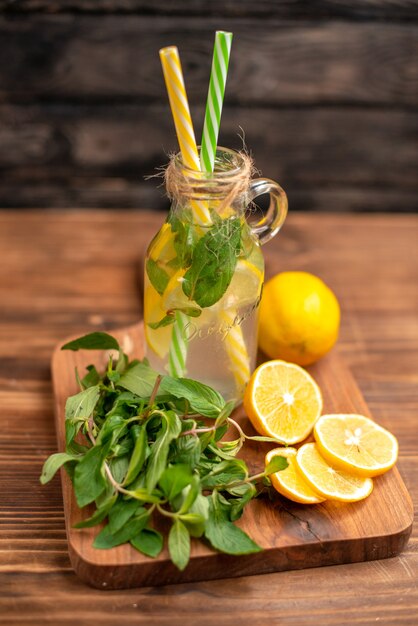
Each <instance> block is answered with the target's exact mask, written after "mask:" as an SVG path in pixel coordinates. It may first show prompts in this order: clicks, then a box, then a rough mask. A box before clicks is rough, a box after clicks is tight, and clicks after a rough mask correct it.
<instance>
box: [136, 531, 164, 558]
mask: <svg viewBox="0 0 418 626" xmlns="http://www.w3.org/2000/svg"><path fill="white" fill-rule="evenodd" d="M131 545H132V546H133V547H134V548H135V549H136V550H138V551H139V552H142V554H145V555H146V556H150V557H152V558H154V559H155V557H157V556H158V555H159V554H160V552H161V550H162V549H163V536H162V534H161V533H159V532H158V531H157V530H154V529H153V528H144V529H143V530H141V531H140V532H139V533H138V534H137V535H135V537H133V538H132V539H131Z"/></svg>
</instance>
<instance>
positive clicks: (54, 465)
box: [39, 452, 80, 485]
mask: <svg viewBox="0 0 418 626" xmlns="http://www.w3.org/2000/svg"><path fill="white" fill-rule="evenodd" d="M79 459H80V457H77V456H74V455H73V454H67V453H66V452H56V453H55V454H52V455H51V456H50V457H48V458H47V460H46V461H45V463H44V465H43V468H42V473H41V477H40V479H39V480H40V482H41V484H42V485H45V484H46V483H48V482H49V481H50V480H51V479H52V478H53V477H54V476H55V474H56V473H57V471H58V470H59V468H60V467H62V466H63V465H64V463H67V462H68V461H78V460H79Z"/></svg>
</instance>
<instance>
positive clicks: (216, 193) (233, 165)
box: [164, 150, 254, 213]
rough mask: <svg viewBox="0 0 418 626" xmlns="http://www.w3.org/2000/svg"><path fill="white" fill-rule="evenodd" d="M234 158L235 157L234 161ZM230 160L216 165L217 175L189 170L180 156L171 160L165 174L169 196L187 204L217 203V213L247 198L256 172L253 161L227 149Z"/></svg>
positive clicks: (220, 160)
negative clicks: (193, 202) (191, 202)
mask: <svg viewBox="0 0 418 626" xmlns="http://www.w3.org/2000/svg"><path fill="white" fill-rule="evenodd" d="M231 155H232V158H231ZM228 156H229V159H228V161H225V160H224V159H223V158H222V153H221V156H220V158H219V159H217V160H216V162H215V170H214V172H200V171H196V170H192V169H190V168H188V167H186V166H185V165H184V164H183V162H182V160H181V157H180V156H179V155H178V154H175V155H173V156H172V157H171V158H170V162H169V164H168V165H167V167H166V168H165V171H164V180H165V186H166V191H167V195H168V197H169V198H170V199H174V200H177V201H178V202H179V203H181V204H184V203H185V202H187V200H188V199H193V200H197V201H210V200H217V201H218V205H217V211H218V212H220V213H222V210H223V209H224V208H226V207H229V206H232V205H233V203H234V202H235V201H237V200H241V198H243V197H244V198H245V194H246V193H247V191H248V187H249V184H250V180H251V177H252V175H253V172H254V165H253V159H252V158H251V157H250V156H249V155H248V154H246V153H245V152H234V151H232V150H228Z"/></svg>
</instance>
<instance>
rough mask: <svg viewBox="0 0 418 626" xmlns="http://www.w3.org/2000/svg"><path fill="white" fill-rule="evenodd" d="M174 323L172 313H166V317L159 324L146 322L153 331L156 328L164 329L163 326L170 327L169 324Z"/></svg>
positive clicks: (174, 319)
mask: <svg viewBox="0 0 418 626" xmlns="http://www.w3.org/2000/svg"><path fill="white" fill-rule="evenodd" d="M175 321H176V318H175V316H174V315H173V313H168V314H167V315H164V317H162V318H161V319H160V321H159V322H148V326H149V327H150V328H152V329H153V330H157V329H158V328H164V326H170V325H171V324H174V322H175Z"/></svg>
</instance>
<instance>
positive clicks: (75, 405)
mask: <svg viewBox="0 0 418 626" xmlns="http://www.w3.org/2000/svg"><path fill="white" fill-rule="evenodd" d="M99 396H100V387H99V386H98V385H94V386H93V387H88V389H84V391H80V393H77V394H76V395H75V396H70V397H69V398H67V401H66V403H65V417H66V419H68V420H75V419H78V418H79V417H84V418H86V419H88V418H89V417H90V415H91V414H92V413H93V411H94V408H95V406H96V404H97V402H98V400H99Z"/></svg>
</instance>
